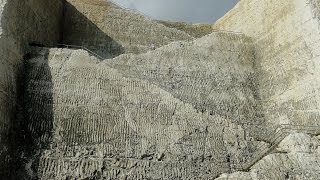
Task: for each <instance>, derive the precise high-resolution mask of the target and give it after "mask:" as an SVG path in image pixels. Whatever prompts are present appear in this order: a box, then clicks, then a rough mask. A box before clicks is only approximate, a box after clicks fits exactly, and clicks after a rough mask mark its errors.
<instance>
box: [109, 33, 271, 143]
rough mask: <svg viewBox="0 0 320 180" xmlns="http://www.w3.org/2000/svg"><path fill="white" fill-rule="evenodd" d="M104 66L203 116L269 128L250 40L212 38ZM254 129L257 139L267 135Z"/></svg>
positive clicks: (220, 35) (130, 56)
mask: <svg viewBox="0 0 320 180" xmlns="http://www.w3.org/2000/svg"><path fill="white" fill-rule="evenodd" d="M104 63H106V64H108V65H110V66H112V67H113V68H116V69H118V70H119V71H120V72H121V73H122V74H123V75H124V76H126V77H134V78H139V79H143V80H147V81H148V82H150V83H152V84H156V85H158V86H160V87H161V88H163V89H165V90H166V91H168V92H170V93H171V94H172V95H173V96H174V97H176V98H178V99H180V100H182V101H183V102H186V103H189V104H191V105H193V107H194V108H195V109H197V110H198V111H199V112H202V113H204V112H207V113H209V114H211V115H213V114H218V115H220V116H222V117H224V118H229V119H231V120H232V121H233V122H234V123H237V124H239V125H245V124H246V125H248V127H250V125H261V127H266V124H263V122H264V119H263V116H262V115H261V112H259V110H260V107H259V102H257V101H256V98H257V97H256V89H255V88H256V87H255V86H256V84H255V79H254V69H253V63H254V47H253V45H252V42H251V39H250V38H248V37H246V36H244V35H237V34H232V33H212V34H210V35H207V36H204V37H203V38H200V39H197V40H194V41H191V42H176V43H172V44H170V45H168V46H164V47H162V48H159V49H157V50H155V51H150V52H148V53H145V54H141V55H138V56H137V55H133V54H128V55H122V56H119V57H117V58H114V59H111V60H106V61H104ZM253 129H254V130H255V131H259V133H255V134H256V135H257V137H259V135H261V136H263V135H264V134H263V131H261V130H262V129H261V128H260V129H259V126H255V127H254V128H253ZM253 129H252V130H253ZM265 133H266V132H265ZM261 136H260V138H262V137H261Z"/></svg>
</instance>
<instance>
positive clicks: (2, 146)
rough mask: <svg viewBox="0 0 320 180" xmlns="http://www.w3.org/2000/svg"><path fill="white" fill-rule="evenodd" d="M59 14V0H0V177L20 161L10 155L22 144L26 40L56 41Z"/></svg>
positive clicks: (58, 34)
mask: <svg viewBox="0 0 320 180" xmlns="http://www.w3.org/2000/svg"><path fill="white" fill-rule="evenodd" d="M61 17H62V2H61V1H59V0H50V1H43V0H32V1H30V0H29V1H20V0H1V1H0V20H1V21H0V177H1V179H8V178H9V177H8V175H9V174H10V171H11V172H16V168H15V166H18V164H19V163H18V162H15V161H14V159H13V158H12V155H14V154H15V150H17V149H18V148H17V146H22V144H21V141H20V140H19V138H18V137H19V136H22V137H23V134H22V132H21V123H20V122H19V121H18V119H19V116H20V115H21V114H19V112H20V111H19V110H20V109H21V103H22V102H23V100H22V99H21V98H22V97H21V96H20V93H19V92H20V91H21V88H20V83H21V82H22V81H21V80H22V77H23V74H24V69H23V56H24V54H26V53H27V52H28V51H29V47H28V44H29V43H37V44H43V45H51V44H54V43H57V42H58V40H59V39H60V28H59V27H60V22H61ZM22 120H23V119H22ZM22 124H23V123H22ZM22 142H23V140H22ZM10 165H13V166H14V167H10ZM12 174H13V173H12Z"/></svg>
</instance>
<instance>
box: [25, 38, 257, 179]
mask: <svg viewBox="0 0 320 180" xmlns="http://www.w3.org/2000/svg"><path fill="white" fill-rule="evenodd" d="M191 44H193V43H191ZM194 44H197V41H195V42H194ZM231 44H232V43H231ZM178 45H179V44H178ZM172 46H173V47H175V46H176V44H172V45H168V46H167V47H164V48H169V49H171V48H172ZM195 46H197V45H195ZM177 47H178V48H181V47H180V45H179V46H177ZM157 51H162V50H161V49H159V50H157ZM157 51H154V52H152V53H154V54H157V53H158V52H157ZM176 52H179V50H177V51H176ZM244 52H245V51H244ZM150 53H151V52H150ZM40 54H41V55H40V56H37V57H36V58H33V59H30V60H28V65H27V67H28V70H27V71H28V74H27V76H26V80H27V82H28V84H27V85H26V97H29V98H28V99H27V105H26V107H28V108H26V110H27V112H26V113H25V114H27V120H28V122H30V125H29V128H30V130H31V131H32V139H34V141H36V142H37V144H39V149H41V147H43V144H47V142H50V143H49V145H48V146H47V147H49V148H46V149H43V151H42V152H41V158H40V166H39V167H38V169H36V172H37V173H38V176H39V177H41V178H43V179H50V178H55V179H63V178H67V177H70V178H88V177H94V176H98V175H97V174H99V176H101V177H104V178H107V179H120V178H127V179H148V178H149V179H159V178H160V179H177V178H178V179H179V178H180V179H188V178H196V179H198V178H200V179H201V178H214V177H216V176H217V175H219V174H221V173H223V172H229V171H230V170H231V169H232V168H234V167H233V166H236V165H238V164H239V163H241V161H243V159H242V157H241V156H238V154H243V153H248V154H250V153H253V152H251V151H254V149H255V147H256V145H258V144H259V142H257V141H254V139H253V138H251V137H249V134H250V133H248V132H247V133H245V130H244V129H243V128H242V127H241V126H239V125H237V124H235V123H233V122H232V121H231V120H229V119H226V118H223V117H221V116H220V115H219V114H218V113H214V114H209V113H208V112H207V113H205V112H201V111H197V110H196V109H194V108H193V106H192V105H191V104H189V103H188V102H183V101H181V100H180V99H178V98H175V97H174V96H172V94H171V92H170V91H169V92H168V91H166V90H165V89H162V87H159V86H157V85H156V84H154V83H153V82H152V81H151V82H149V81H146V80H142V79H139V78H135V77H126V76H124V74H126V73H125V72H123V71H121V70H117V69H114V68H111V67H110V66H109V65H108V63H107V61H108V60H106V62H99V61H98V60H96V59H95V58H93V57H90V56H89V55H88V54H87V53H86V52H85V51H80V50H78V51H75V50H67V49H41V50H40ZM147 54H148V53H147ZM244 54H247V55H248V56H249V57H250V53H244ZM121 57H122V56H120V57H119V58H121ZM190 58H193V57H192V56H191V57H190ZM244 59H246V58H244ZM115 60H116V59H115ZM190 60H192V59H190ZM241 63H244V64H243V66H248V65H246V64H247V62H241V61H240V64H241ZM151 64H153V63H152V62H151ZM250 64H251V63H249V66H250ZM146 67H148V66H146ZM159 67H160V66H159ZM244 69H245V68H244ZM248 69H250V67H249V68H248ZM208 70H210V68H209V69H208ZM151 77H152V76H151ZM183 94H184V93H183ZM185 94H187V93H185ZM229 106H230V105H229ZM41 107H42V108H41ZM37 109H41V111H38V110H37ZM44 112H53V113H52V114H50V113H46V115H45V116H43V113H44ZM39 118H41V119H42V121H41V122H39V121H37V119H39ZM50 133H52V135H50ZM39 135H41V136H39ZM51 137H52V140H50V138H51ZM48 138H49V139H48ZM237 163H238V164H237ZM74 168H75V169H74ZM119 168H120V169H119Z"/></svg>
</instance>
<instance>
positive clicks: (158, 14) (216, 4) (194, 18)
mask: <svg viewBox="0 0 320 180" xmlns="http://www.w3.org/2000/svg"><path fill="white" fill-rule="evenodd" d="M112 1H113V2H115V3H116V4H119V5H121V6H123V7H126V8H129V9H136V10H138V11H140V12H142V13H143V14H145V15H148V16H150V17H152V18H154V19H159V20H170V21H184V22H190V23H213V22H215V21H216V20H218V19H219V18H220V17H222V16H223V15H224V14H226V13H227V12H228V11H229V10H230V9H231V8H232V7H234V6H235V4H236V3H237V2H238V1H239V0H112Z"/></svg>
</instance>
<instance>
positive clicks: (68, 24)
mask: <svg viewBox="0 0 320 180" xmlns="http://www.w3.org/2000/svg"><path fill="white" fill-rule="evenodd" d="M101 16H102V18H103V15H101ZM62 43H63V44H67V45H76V46H84V47H86V48H88V49H89V50H91V51H93V52H94V53H96V54H97V55H99V56H100V57H102V58H104V59H108V58H114V57H116V56H119V55H121V54H124V53H125V48H124V47H123V46H122V45H121V44H120V43H119V42H117V41H116V40H114V39H113V38H111V37H110V36H109V35H108V34H106V33H105V32H103V31H102V30H101V29H100V28H99V27H98V26H97V25H96V24H94V23H93V22H92V21H91V20H90V19H88V18H87V17H86V16H85V15H84V14H83V13H82V12H80V11H79V10H78V9H77V8H76V7H75V6H73V5H72V4H70V3H68V2H66V4H65V8H64V23H63V38H62Z"/></svg>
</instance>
